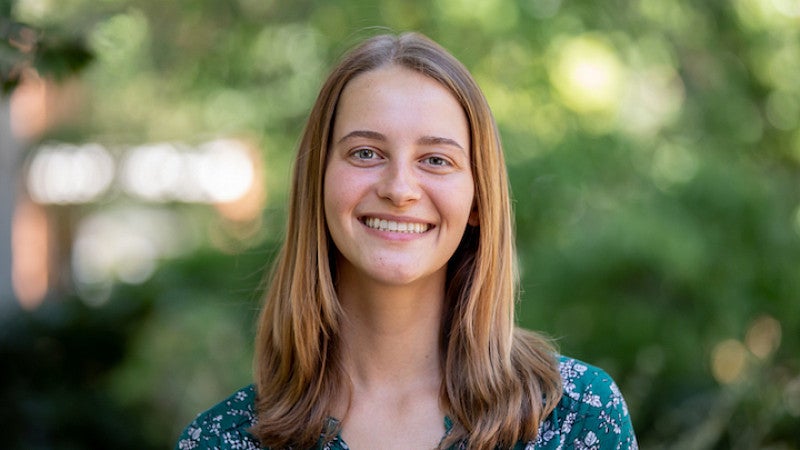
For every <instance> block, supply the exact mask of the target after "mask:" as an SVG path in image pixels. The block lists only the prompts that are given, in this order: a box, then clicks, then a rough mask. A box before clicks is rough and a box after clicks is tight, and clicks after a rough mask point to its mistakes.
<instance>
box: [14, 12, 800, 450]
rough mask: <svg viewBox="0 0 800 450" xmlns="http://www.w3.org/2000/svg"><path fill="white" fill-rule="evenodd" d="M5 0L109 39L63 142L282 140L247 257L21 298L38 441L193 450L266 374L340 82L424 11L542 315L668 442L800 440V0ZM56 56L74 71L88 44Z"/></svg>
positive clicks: (645, 431) (522, 314)
mask: <svg viewBox="0 0 800 450" xmlns="http://www.w3.org/2000/svg"><path fill="white" fill-rule="evenodd" d="M6 4H7V2H5V3H2V5H6ZM4 8H7V10H8V11H10V13H11V18H12V20H9V21H6V22H8V23H14V24H24V26H25V27H28V29H31V30H43V31H41V33H42V34H41V35H39V36H41V39H42V42H85V43H86V44H85V45H86V49H87V53H86V55H92V57H91V58H92V59H93V61H92V63H91V64H90V65H89V66H88V67H87V68H86V70H85V71H83V72H82V73H81V74H80V75H79V77H80V79H81V81H82V82H83V83H84V84H85V88H86V89H87V90H88V92H89V94H88V96H87V97H88V100H87V104H86V105H85V106H86V107H85V108H84V109H85V110H84V111H82V114H83V115H82V116H81V117H76V118H75V119H74V120H72V121H71V122H70V123H69V124H68V125H67V126H64V127H62V128H60V129H57V130H53V131H52V132H51V134H50V135H48V136H46V137H45V138H48V139H59V138H64V136H69V137H70V139H76V137H78V138H79V139H83V140H86V141H89V140H101V141H103V140H104V141H107V142H110V143H114V142H127V143H138V142H143V143H146V142H154V141H160V140H183V141H197V140H200V139H203V138H205V137H213V136H219V135H231V136H247V137H249V138H252V139H254V140H255V141H257V142H259V143H260V145H261V149H262V150H263V156H264V158H265V161H266V163H265V168H264V171H265V176H266V180H267V191H268V193H269V199H270V203H269V205H268V207H267V209H265V211H264V225H263V227H264V230H265V231H264V233H262V234H261V235H260V236H262V238H261V240H257V241H253V242H250V243H249V244H246V245H240V247H248V246H249V247H248V248H246V249H244V250H242V249H238V250H236V251H235V252H232V253H231V252H230V249H229V253H226V252H220V251H218V250H214V248H215V247H214V246H213V245H212V243H211V242H210V241H211V239H210V240H209V242H208V243H206V245H205V246H203V247H201V248H200V249H198V250H197V251H196V252H194V253H192V254H191V255H190V256H188V257H186V258H184V259H180V260H177V261H172V262H164V263H163V264H162V265H161V267H160V269H159V270H158V271H157V272H156V274H155V275H154V277H153V278H151V279H150V280H149V281H147V282H146V283H144V284H142V285H137V286H127V285H119V286H116V287H115V288H114V290H113V292H112V295H111V300H110V301H109V302H108V303H107V304H106V305H105V306H102V307H99V308H93V307H87V306H85V305H83V304H82V303H81V301H80V300H79V299H78V298H76V297H74V296H72V295H69V294H65V296H66V297H67V298H65V299H61V300H60V301H55V300H53V301H51V302H48V304H47V305H46V306H45V307H43V308H42V309H40V310H38V311H36V312H34V313H30V314H24V313H22V312H15V313H13V314H12V313H6V312H4V316H3V324H2V328H0V329H1V330H2V332H0V336H1V337H2V351H3V360H4V361H14V364H13V365H14V370H9V371H7V372H6V373H4V374H3V375H4V376H6V377H9V378H8V381H7V382H3V383H2V386H3V388H2V389H3V390H2V394H1V395H2V396H3V397H4V399H5V400H4V402H3V403H4V404H5V405H11V408H10V409H8V408H4V410H3V417H4V418H3V420H2V423H4V424H7V423H12V424H17V425H18V426H13V427H7V428H8V429H11V430H15V432H16V433H18V434H16V435H14V434H13V433H12V439H11V442H12V443H17V444H18V445H16V447H12V448H64V449H66V448H93V447H94V446H95V443H97V442H101V441H99V440H98V439H99V438H100V437H103V438H104V439H105V440H103V441H102V442H103V443H104V444H112V445H113V446H115V447H120V448H124V447H130V448H134V447H135V448H148V447H149V448H159V447H161V448H163V447H165V446H167V447H168V446H170V445H171V444H172V442H173V441H174V439H175V437H176V436H177V433H178V432H179V430H180V429H181V428H182V427H183V426H184V425H185V424H186V423H188V421H189V420H191V418H192V417H193V415H194V414H195V413H197V412H199V411H200V410H202V409H204V408H206V407H208V406H210V405H211V404H212V403H214V402H216V401H218V400H219V399H221V398H223V396H224V395H226V394H227V393H228V392H230V391H232V390H233V389H235V388H237V387H239V386H240V385H242V384H245V383H248V379H249V370H250V366H249V365H250V362H249V358H250V350H251V348H252V342H251V340H252V336H253V323H254V316H255V313H256V310H257V308H258V296H259V292H260V290H261V288H262V287H261V285H260V280H261V273H262V272H263V270H264V268H266V267H268V265H269V261H270V260H271V257H272V255H273V253H274V251H275V248H276V245H277V242H279V240H280V230H281V226H282V225H281V224H282V217H283V213H282V208H283V205H284V200H285V196H286V188H287V185H288V178H287V177H288V172H289V171H288V167H289V164H290V160H291V155H292V152H293V149H294V146H295V143H296V142H297V139H298V136H299V133H300V129H301V126H302V122H303V120H304V117H305V115H306V114H307V111H308V110H309V108H310V106H311V103H312V101H313V99H314V96H315V95H316V91H317V89H318V86H319V83H320V82H321V80H322V78H323V77H324V75H325V71H326V68H327V67H329V65H330V64H331V62H332V61H333V60H335V59H336V57H337V56H338V55H340V54H341V53H342V52H344V51H345V50H346V49H347V48H349V47H350V46H351V45H352V44H354V43H356V42H358V41H359V40H361V39H362V38H363V37H366V36H369V35H372V34H375V33H378V32H382V31H386V30H408V29H414V30H419V31H422V32H424V33H426V34H428V35H429V36H431V37H432V38H434V39H435V40H437V41H439V42H440V43H442V44H443V45H444V46H445V47H447V48H449V49H450V50H451V51H452V52H453V53H454V54H455V55H456V56H457V57H458V58H460V59H461V60H462V61H463V62H464V63H465V64H466V65H467V66H468V67H469V68H470V69H471V70H472V71H473V73H474V74H475V76H476V78H477V79H478V80H479V82H480V83H481V85H482V86H483V88H484V89H485V92H486V94H487V97H488V99H489V102H490V104H491V105H492V107H493V109H494V111H495V114H496V117H497V120H498V124H499V126H500V129H501V132H502V134H503V138H504V143H505V147H506V152H507V155H508V162H509V170H510V173H511V180H512V189H513V192H514V198H515V210H516V217H517V232H518V250H519V256H520V265H521V275H522V283H521V285H522V301H521V303H520V305H519V319H520V322H521V324H522V325H524V326H526V327H530V328H533V329H538V330H542V331H543V332H545V333H547V334H549V335H551V336H553V337H555V338H556V339H557V342H558V345H559V346H560V348H561V350H562V351H563V352H564V353H566V354H569V355H572V356H576V357H579V358H582V359H585V360H587V361H589V362H592V363H596V364H598V365H601V366H602V367H604V368H606V369H607V370H609V372H611V373H612V375H614V377H615V378H616V379H617V381H618V382H619V384H620V386H621V388H622V390H623V393H624V394H625V395H626V398H627V400H628V403H629V406H630V408H631V412H632V415H633V419H634V425H635V427H636V429H637V433H638V435H639V439H640V443H641V445H642V447H643V448H653V449H658V448H680V449H728V448H734V449H751V448H773V449H794V448H800V356H798V355H800V332H799V331H800V8H799V7H798V6H797V4H796V2H794V3H793V2H791V1H779V0H735V1H730V2H727V1H709V2H690V1H686V0H677V1H667V2H665V1H660V0H634V1H619V0H611V1H605V2H564V1H562V0H517V1H504V0H486V1H484V0H436V1H422V0H415V1H405V2H398V1H393V0H383V1H376V2H365V1H357V0H339V1H313V0H300V1H295V2H277V1H274V0H273V1H260V0H237V1H230V2H217V1H211V0H204V1H189V0H183V1H173V2H162V1H155V0H104V1H102V2H97V1H89V0H64V1H59V2H58V4H57V6H56V2H54V1H44V0H43V1H23V0H18V1H16V2H13V3H12V4H11V5H10V6H4ZM6 22H4V24H5V23H6ZM4 26H5V25H4ZM20 26H22V25H20ZM56 30H69V32H66V31H56ZM51 34H52V36H51ZM69 39H77V41H70V40H69ZM7 42H9V41H8V37H7V36H6V35H4V44H6V43H7ZM5 48H6V47H3V49H5ZM55 48H56V49H58V48H59V47H55ZM3 51H5V50H3ZM39 56H40V57H41V59H42V61H48V63H47V64H49V65H50V67H57V66H58V65H59V64H62V65H64V64H66V65H65V67H68V68H69V67H79V66H80V64H83V63H84V62H85V61H88V60H89V59H88V56H86V57H85V55H83V54H82V53H81V54H80V55H79V56H77V57H74V56H72V54H71V53H69V52H60V51H58V50H56V51H53V52H51V53H47V52H46V51H44V50H42V51H41V52H39V53H38V54H37V56H36V57H39ZM30 57H33V56H30V55H29V56H26V58H30ZM61 60H64V61H68V63H64V62H59V61H61ZM3 64H4V66H3V67H4V68H5V64H6V62H5V60H3ZM47 64H44V65H37V67H40V70H42V71H43V72H44V73H47V72H48V70H47V67H48V65H47ZM105 206H106V205H95V206H94V207H93V208H95V209H102V208H103V207H105ZM76 419H81V420H80V421H78V420H76ZM76 422H81V423H82V424H83V425H82V426H83V427H84V428H80V427H77V425H75V423H76Z"/></svg>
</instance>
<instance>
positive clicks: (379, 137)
mask: <svg viewBox="0 0 800 450" xmlns="http://www.w3.org/2000/svg"><path fill="white" fill-rule="evenodd" d="M356 137H361V138H366V139H373V140H376V141H386V140H387V139H386V136H384V135H383V134H381V133H378V132H377V131H370V130H354V131H351V132H349V133H347V134H346V135H344V137H342V138H341V139H339V141H338V143H342V142H344V141H346V140H348V139H352V138H356ZM417 144H420V145H449V146H452V147H456V148H459V149H461V150H464V147H462V146H461V144H459V143H458V142H456V141H455V140H453V139H450V138H446V137H440V136H422V137H421V138H419V139H417Z"/></svg>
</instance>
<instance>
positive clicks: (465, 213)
mask: <svg viewBox="0 0 800 450" xmlns="http://www.w3.org/2000/svg"><path fill="white" fill-rule="evenodd" d="M469 136H470V135H469V127H468V125H467V119H466V116H465V114H464V111H463V110H462V109H461V106H460V105H459V103H458V102H457V101H456V99H455V98H454V97H453V96H452V95H451V94H450V92H449V91H448V90H447V89H445V88H444V87H443V86H442V85H440V84H439V83H438V82H437V81H435V80H433V79H432V78H429V77H427V76H424V75H422V74H420V73H418V72H414V71H412V70H409V69H406V68H402V67H399V66H386V67H382V68H379V69H376V70H373V71H370V72H366V73H364V74H361V75H359V76H357V77H356V78H354V79H353V80H351V81H350V82H349V83H348V84H347V86H346V87H345V89H344V91H343V92H342V95H341V98H340V100H339V104H338V106H337V111H336V116H335V121H334V128H333V136H332V139H331V143H330V148H329V150H328V151H329V154H328V163H327V167H326V171H325V184H324V204H325V218H326V220H327V224H328V229H329V231H330V233H331V237H332V238H333V242H334V243H335V244H336V248H337V249H338V250H339V253H340V254H341V257H340V258H339V261H338V264H339V270H340V271H348V270H349V271H354V274H355V275H357V276H359V277H360V279H364V278H363V277H366V278H367V279H370V280H372V281H375V282H379V283H384V284H390V285H402V284H410V283H414V282H418V281H425V280H430V279H432V278H431V277H432V276H437V275H438V276H440V277H442V278H441V279H442V280H443V276H444V273H445V271H446V265H447V261H448V260H449V259H450V257H451V256H452V255H453V253H454V252H455V250H456V248H457V247H458V244H459V242H460V241H461V237H462V236H463V234H464V230H465V228H466V225H467V223H468V222H470V223H472V224H473V225H477V216H476V214H475V213H474V212H473V210H474V208H473V199H474V183H473V178H472V170H471V167H470V151H469V149H470V137H469Z"/></svg>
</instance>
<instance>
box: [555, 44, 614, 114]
mask: <svg viewBox="0 0 800 450" xmlns="http://www.w3.org/2000/svg"><path fill="white" fill-rule="evenodd" d="M553 55H554V56H553V58H552V59H551V65H550V67H549V73H550V81H551V83H552V84H553V86H554V87H555V88H556V92H557V93H558V94H559V97H560V98H561V100H562V102H563V103H564V105H566V106H567V107H568V108H570V109H572V110H574V111H576V112H578V113H594V112H611V111H614V110H616V108H617V106H618V105H619V97H620V92H621V87H622V82H623V79H624V77H625V74H624V72H625V68H624V66H623V65H622V63H621V62H620V60H619V58H618V57H617V54H616V52H615V51H614V49H613V48H612V47H611V46H610V45H609V44H608V43H606V41H605V40H604V39H602V38H600V37H597V36H593V35H585V36H581V37H577V38H573V39H569V40H567V41H563V42H560V43H558V44H556V46H555V48H554V49H553Z"/></svg>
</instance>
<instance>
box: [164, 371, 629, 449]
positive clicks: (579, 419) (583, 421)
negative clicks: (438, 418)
mask: <svg viewBox="0 0 800 450" xmlns="http://www.w3.org/2000/svg"><path fill="white" fill-rule="evenodd" d="M559 370H560V372H561V379H562V382H563V386H564V393H563V395H562V397H561V401H560V402H559V403H558V406H557V407H556V409H555V410H553V412H552V413H550V415H549V416H548V417H547V418H546V419H545V420H544V422H542V424H541V426H540V427H539V434H538V436H537V437H536V439H535V440H533V441H530V442H519V443H517V445H516V446H515V447H514V450H557V449H558V450H566V449H579V450H581V449H587V450H588V449H591V450H607V449H638V445H637V442H636V436H635V435H634V432H633V426H632V425H631V419H630V416H629V414H628V407H627V406H626V405H625V400H624V399H623V398H622V394H621V393H620V391H619V388H617V385H616V384H615V383H614V381H613V380H612V379H611V377H610V376H609V375H608V374H607V373H606V372H604V371H603V370H602V369H599V368H597V367H594V366H591V365H589V364H585V363H583V362H581V361H578V360H575V359H571V358H566V357H563V356H562V357H560V358H559ZM254 400H255V388H254V387H253V386H252V385H251V386H248V387H245V388H243V389H240V390H239V391H237V392H236V393H234V394H233V395H232V396H230V397H228V398H227V399H226V400H224V401H222V402H221V403H219V404H217V405H216V406H214V407H213V408H211V409H209V410H208V411H206V412H204V413H202V414H200V415H199V416H197V418H196V419H195V420H194V421H193V422H192V423H191V424H189V426H188V427H186V429H185V430H184V431H183V433H182V434H181V437H180V438H179V440H178V443H177V445H176V447H175V448H176V450H192V449H201V450H211V449H215V450H216V449H218V450H260V449H262V447H261V446H260V445H259V444H258V441H257V440H256V439H255V438H254V437H253V436H252V435H251V434H250V433H249V432H248V431H247V430H248V429H249V428H250V427H251V426H253V424H255V422H256V413H255V408H254ZM444 420H445V427H446V429H447V430H448V431H449V429H450V427H451V425H450V421H449V419H448V418H445V419H444ZM461 448H462V449H465V448H467V446H466V445H463V444H462V445H461ZM316 450H349V447H348V446H347V444H346V443H345V442H344V441H343V440H342V439H341V437H340V436H337V437H336V438H334V439H333V440H332V441H330V442H327V443H325V444H321V445H320V447H319V448H318V449H316Z"/></svg>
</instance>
